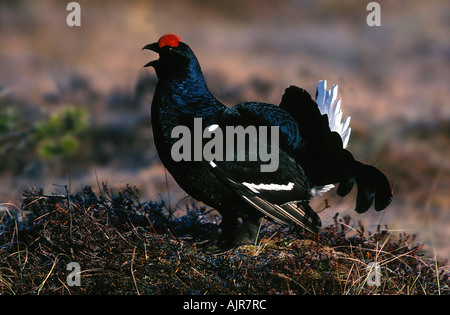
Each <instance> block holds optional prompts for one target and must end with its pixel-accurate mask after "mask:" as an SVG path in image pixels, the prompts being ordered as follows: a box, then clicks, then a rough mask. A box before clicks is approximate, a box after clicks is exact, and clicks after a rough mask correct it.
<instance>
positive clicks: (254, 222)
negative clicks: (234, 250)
mask: <svg viewBox="0 0 450 315" xmlns="http://www.w3.org/2000/svg"><path fill="white" fill-rule="evenodd" d="M262 219H263V218H262V217H254V218H246V219H245V220H243V221H242V225H241V228H240V230H239V232H238V234H237V236H236V239H235V240H234V245H243V244H254V243H255V242H256V241H257V238H258V232H259V228H260V226H261V220H262Z"/></svg>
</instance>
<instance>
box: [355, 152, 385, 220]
mask: <svg viewBox="0 0 450 315" xmlns="http://www.w3.org/2000/svg"><path fill="white" fill-rule="evenodd" d="M355 180H356V184H357V186H358V194H357V196H356V209H355V210H356V212H358V213H363V212H366V211H367V210H368V209H369V208H370V206H371V205H372V203H373V201H374V199H375V210H376V211H381V210H383V209H385V208H386V207H387V206H388V205H389V204H390V203H391V201H392V192H391V188H390V185H389V181H388V179H387V178H386V176H385V175H384V174H383V173H382V172H381V171H380V170H378V169H377V168H375V167H373V166H371V165H366V164H363V163H361V162H358V161H355Z"/></svg>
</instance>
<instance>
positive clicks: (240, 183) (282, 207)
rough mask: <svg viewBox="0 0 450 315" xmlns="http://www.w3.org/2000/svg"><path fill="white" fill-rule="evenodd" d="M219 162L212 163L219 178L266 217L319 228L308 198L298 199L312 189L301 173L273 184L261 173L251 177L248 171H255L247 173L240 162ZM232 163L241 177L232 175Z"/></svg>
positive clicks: (315, 228) (318, 219)
mask: <svg viewBox="0 0 450 315" xmlns="http://www.w3.org/2000/svg"><path fill="white" fill-rule="evenodd" d="M294 163H295V162H294ZM218 164H219V165H220V166H219V165H218ZM218 164H216V163H215V162H213V161H211V162H210V166H211V167H212V170H213V173H214V174H215V175H216V177H217V178H218V179H219V180H221V181H222V182H223V183H224V184H225V185H227V186H228V187H230V188H231V189H232V190H233V191H234V192H235V193H236V194H237V195H238V196H239V197H240V198H242V199H243V200H244V201H245V202H247V203H248V204H249V205H250V206H252V207H253V208H255V209H256V210H258V211H260V212H261V213H262V214H263V215H265V216H266V217H267V218H269V219H271V220H272V221H274V222H276V223H278V224H282V225H292V224H297V225H299V226H301V227H304V228H305V229H307V230H308V231H310V232H313V233H317V232H318V231H319V227H320V226H321V221H320V218H319V216H318V215H317V213H316V212H314V210H313V209H312V208H311V207H310V206H309V198H308V197H307V198H306V200H298V199H299V197H300V196H302V194H303V195H304V194H307V193H308V191H309V189H308V188H307V184H306V183H305V177H303V176H302V175H297V176H291V177H295V178H291V179H287V178H285V182H284V183H283V184H280V181H281V180H280V178H277V179H276V180H274V182H277V183H270V182H271V180H267V178H266V179H265V180H261V178H260V175H256V176H254V178H251V177H252V176H249V173H252V172H248V171H247V172H245V170H244V167H243V166H242V165H240V163H239V162H235V163H233V164H230V163H226V164H223V163H218ZM230 166H231V167H232V168H234V169H235V170H234V172H232V173H234V174H236V173H240V174H241V176H239V177H237V178H236V177H234V178H233V176H230V173H229V170H230ZM237 169H241V171H242V172H236V170H237ZM244 174H245V175H244ZM303 175H304V174H303ZM258 177H259V179H258ZM305 185H306V186H305Z"/></svg>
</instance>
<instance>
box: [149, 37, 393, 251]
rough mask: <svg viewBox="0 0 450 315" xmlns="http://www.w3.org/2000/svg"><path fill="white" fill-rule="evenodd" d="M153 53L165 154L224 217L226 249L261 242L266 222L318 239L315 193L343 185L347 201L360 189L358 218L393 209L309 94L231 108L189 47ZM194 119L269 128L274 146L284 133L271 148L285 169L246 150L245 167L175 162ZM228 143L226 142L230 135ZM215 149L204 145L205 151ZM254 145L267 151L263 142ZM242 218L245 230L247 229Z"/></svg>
mask: <svg viewBox="0 0 450 315" xmlns="http://www.w3.org/2000/svg"><path fill="white" fill-rule="evenodd" d="M160 42H161V41H160ZM163 42H164V41H163ZM145 48H146V49H151V50H154V51H156V52H157V53H158V54H159V55H160V58H159V59H158V60H156V61H152V62H150V63H148V64H147V65H148V66H153V67H154V68H155V70H156V73H157V75H158V78H159V82H158V84H157V87H156V90H155V94H154V98H153V102H152V111H151V114H152V127H153V134H154V140H155V145H156V149H157V151H158V154H159V156H160V158H161V161H162V162H163V164H164V166H165V167H166V168H167V169H168V170H169V172H170V173H171V174H172V176H173V178H174V179H175V180H176V182H177V183H178V184H179V185H180V186H181V187H182V188H183V189H184V190H185V191H186V192H187V193H188V194H190V195H191V196H192V197H194V198H195V199H197V200H199V201H203V202H204V203H205V204H207V205H209V206H211V207H213V208H215V209H217V210H218V211H219V212H220V213H221V215H222V217H223V219H222V223H221V224H220V228H219V231H220V232H221V233H222V234H221V238H222V240H223V241H225V242H230V243H235V244H236V243H242V242H254V238H255V237H256V234H257V229H258V226H259V222H260V220H261V218H262V217H263V216H265V217H267V218H268V219H271V220H273V221H275V222H277V223H280V224H298V225H300V226H303V227H305V228H306V229H307V230H309V231H312V232H317V231H318V229H319V227H320V225H321V223H320V218H319V216H318V215H317V214H316V213H315V212H314V211H313V210H312V209H311V207H310V206H309V200H310V198H311V196H312V195H311V190H312V189H313V187H314V186H315V185H319V186H320V185H326V184H331V183H340V186H339V187H338V190H337V193H338V194H339V195H340V196H344V195H347V194H348V193H349V192H350V190H351V189H352V187H353V183H354V182H356V183H357V186H358V195H357V201H356V211H358V212H364V211H366V210H367V209H368V208H369V207H370V206H371V204H372V203H373V200H375V208H376V210H381V209H383V208H385V207H386V206H387V205H388V204H389V203H390V201H391V199H392V195H391V193H390V187H389V183H388V181H387V179H386V177H385V176H384V175H383V174H382V173H381V172H380V171H379V170H377V169H376V168H374V167H372V166H368V165H364V164H362V163H359V162H356V161H355V160H354V158H353V156H352V155H351V153H350V152H349V151H347V150H344V149H343V148H342V140H341V138H340V136H339V135H338V134H337V133H335V132H331V130H330V128H329V126H328V118H327V116H326V115H321V114H320V112H319V109H318V107H317V104H316V103H315V102H314V101H313V100H312V98H311V96H310V95H309V94H308V93H307V92H306V91H304V90H303V89H301V88H298V87H295V86H291V87H289V88H288V89H286V92H285V94H284V95H283V97H282V101H281V104H280V105H279V106H275V105H271V104H266V103H258V102H246V103H241V104H238V105H236V106H234V107H226V106H224V105H223V104H222V103H221V102H219V101H218V100H217V99H216V98H215V97H214V96H213V95H212V94H211V93H210V91H209V90H208V88H207V86H206V82H205V79H204V77H203V74H202V71H201V68H200V65H199V63H198V61H197V58H196V57H195V55H194V53H193V52H192V50H191V49H190V48H189V47H188V46H187V45H186V44H185V43H183V42H179V44H178V46H176V47H172V46H170V47H169V46H164V47H159V45H158V43H154V44H150V45H147V46H146V47H145ZM194 118H202V122H203V127H204V128H205V127H207V126H211V125H215V127H220V128H221V129H223V130H225V129H226V127H227V126H242V127H248V126H257V127H260V126H266V127H268V129H267V130H269V131H268V136H269V137H268V138H269V139H270V135H271V132H275V131H271V129H270V128H269V127H273V126H274V127H277V128H278V129H277V131H278V132H279V142H278V143H272V142H268V143H267V149H268V151H267V152H272V151H270V150H275V149H276V150H278V152H279V165H278V168H277V169H276V170H274V171H273V172H261V165H263V164H264V162H265V161H263V160H262V159H261V158H259V157H258V159H256V160H253V161H250V160H249V156H250V155H251V154H253V153H254V152H251V150H250V148H251V146H250V145H249V146H248V147H246V148H245V149H244V153H245V157H246V159H245V160H244V161H237V160H236V157H237V156H232V157H233V158H234V159H231V161H230V160H227V159H226V158H227V157H229V156H228V155H227V156H225V155H226V154H227V152H225V151H224V153H223V157H221V158H220V159H216V160H214V161H208V160H205V159H203V160H201V161H179V162H176V161H174V159H173V158H172V156H171V147H172V146H173V145H174V143H175V142H176V141H177V140H178V139H173V138H172V137H171V132H172V130H173V129H174V128H175V127H177V126H179V125H183V126H187V127H188V128H189V129H190V130H192V129H193V121H194ZM224 137H225V138H224V141H225V142H226V140H227V139H226V137H227V135H225V134H224ZM207 141H208V139H204V140H203V144H205V143H206V142H207ZM249 141H257V142H258V144H259V143H261V142H260V141H259V138H258V139H254V138H252V139H249ZM233 154H237V152H236V153H233ZM211 162H212V163H211ZM238 218H241V219H242V222H243V223H242V225H241V227H240V228H238V226H239V224H238Z"/></svg>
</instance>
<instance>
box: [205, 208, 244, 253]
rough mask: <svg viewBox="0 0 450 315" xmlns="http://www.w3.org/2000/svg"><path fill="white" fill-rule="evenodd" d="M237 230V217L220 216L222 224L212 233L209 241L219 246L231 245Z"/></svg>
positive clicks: (230, 215) (229, 215)
mask: <svg viewBox="0 0 450 315" xmlns="http://www.w3.org/2000/svg"><path fill="white" fill-rule="evenodd" d="M238 229H239V220H238V217H237V216H235V215H233V214H226V215H222V222H221V223H220V224H219V226H218V227H217V230H216V231H215V232H214V233H213V235H212V237H211V241H212V242H213V243H218V244H220V245H226V246H229V245H231V244H233V241H234V239H235V237H236V233H237V231H238Z"/></svg>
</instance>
